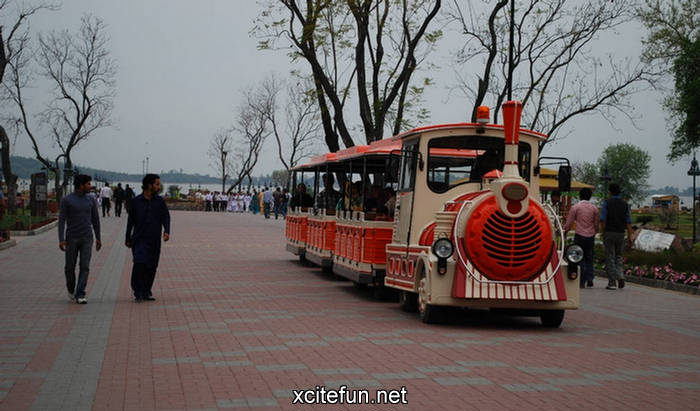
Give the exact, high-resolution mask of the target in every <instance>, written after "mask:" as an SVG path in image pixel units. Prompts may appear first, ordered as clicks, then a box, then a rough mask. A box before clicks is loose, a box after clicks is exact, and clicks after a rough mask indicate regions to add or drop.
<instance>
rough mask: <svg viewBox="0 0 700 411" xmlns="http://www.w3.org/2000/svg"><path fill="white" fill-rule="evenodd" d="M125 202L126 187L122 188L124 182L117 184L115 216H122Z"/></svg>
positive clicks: (115, 190)
mask: <svg viewBox="0 0 700 411" xmlns="http://www.w3.org/2000/svg"><path fill="white" fill-rule="evenodd" d="M123 203H124V189H123V188H122V183H118V184H117V188H115V189H114V216H115V217H121V216H122V204H123Z"/></svg>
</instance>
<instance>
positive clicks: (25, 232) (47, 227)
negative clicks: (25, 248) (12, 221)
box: [10, 220, 58, 237]
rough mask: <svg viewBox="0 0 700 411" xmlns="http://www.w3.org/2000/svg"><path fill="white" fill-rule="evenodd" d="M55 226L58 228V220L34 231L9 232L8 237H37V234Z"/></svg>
mask: <svg viewBox="0 0 700 411" xmlns="http://www.w3.org/2000/svg"><path fill="white" fill-rule="evenodd" d="M56 226H58V220H56V221H53V222H51V223H48V224H46V225H45V226H41V227H39V228H37V229H34V230H10V237H12V236H18V237H23V236H29V235H37V234H41V233H45V232H47V231H49V230H51V229H52V228H54V227H56Z"/></svg>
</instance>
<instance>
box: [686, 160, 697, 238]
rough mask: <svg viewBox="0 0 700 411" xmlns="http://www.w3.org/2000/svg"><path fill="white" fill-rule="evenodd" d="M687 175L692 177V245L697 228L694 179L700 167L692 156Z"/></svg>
mask: <svg viewBox="0 0 700 411" xmlns="http://www.w3.org/2000/svg"><path fill="white" fill-rule="evenodd" d="M688 175H689V176H693V244H695V241H696V240H697V238H696V235H695V233H696V231H695V226H697V221H696V220H695V218H696V217H695V203H696V201H695V177H697V176H700V167H698V160H696V159H695V155H693V161H692V162H691V163H690V170H688Z"/></svg>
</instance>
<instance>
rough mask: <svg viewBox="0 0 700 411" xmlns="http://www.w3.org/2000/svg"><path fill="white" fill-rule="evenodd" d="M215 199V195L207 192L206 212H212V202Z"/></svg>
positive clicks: (205, 200) (205, 198)
mask: <svg viewBox="0 0 700 411" xmlns="http://www.w3.org/2000/svg"><path fill="white" fill-rule="evenodd" d="M213 199H214V195H213V194H212V193H211V192H207V195H205V196H204V204H205V206H204V211H211V210H212V201H213Z"/></svg>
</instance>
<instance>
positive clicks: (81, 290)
mask: <svg viewBox="0 0 700 411" xmlns="http://www.w3.org/2000/svg"><path fill="white" fill-rule="evenodd" d="M91 180H92V179H91V177H90V176H87V175H85V174H78V175H77V176H75V179H74V180H73V186H74V188H75V191H74V192H73V193H71V194H69V195H67V196H65V197H64V198H63V199H62V200H61V205H60V211H59V213H58V247H59V248H60V249H61V251H64V252H65V253H66V265H65V267H64V268H65V275H66V288H68V296H69V298H70V300H71V301H75V302H77V303H78V304H87V299H86V298H85V287H86V286H87V281H88V275H89V274H90V257H92V242H93V237H92V232H93V231H94V232H95V237H94V238H95V250H96V251H100V248H102V241H101V238H100V213H99V211H97V203H96V202H95V201H94V200H93V199H92V198H90V197H89V196H88V193H89V192H90V190H91V188H92V187H91ZM78 256H80V273H79V275H78V283H77V284H76V283H75V264H76V262H77V261H78Z"/></svg>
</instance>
